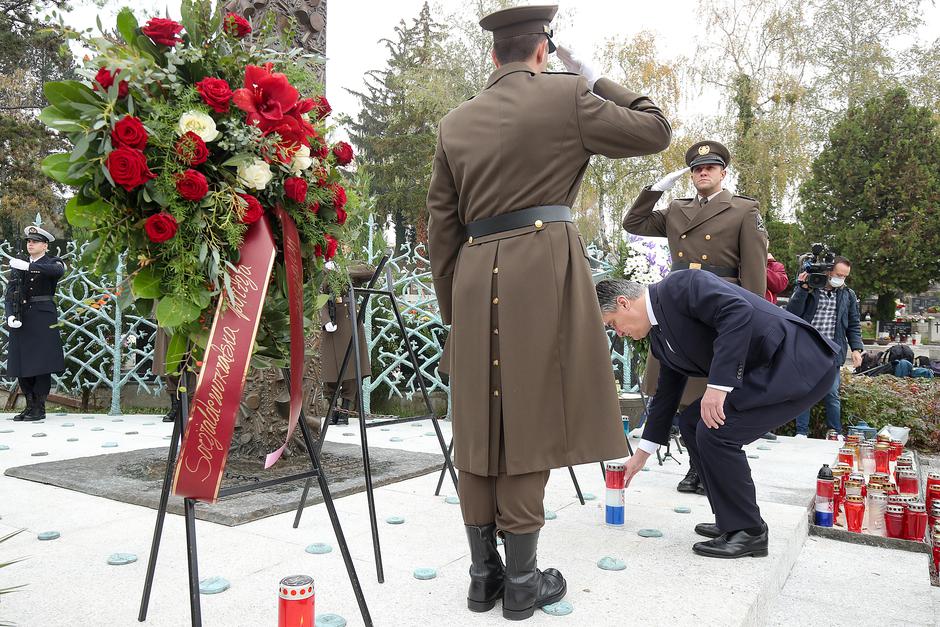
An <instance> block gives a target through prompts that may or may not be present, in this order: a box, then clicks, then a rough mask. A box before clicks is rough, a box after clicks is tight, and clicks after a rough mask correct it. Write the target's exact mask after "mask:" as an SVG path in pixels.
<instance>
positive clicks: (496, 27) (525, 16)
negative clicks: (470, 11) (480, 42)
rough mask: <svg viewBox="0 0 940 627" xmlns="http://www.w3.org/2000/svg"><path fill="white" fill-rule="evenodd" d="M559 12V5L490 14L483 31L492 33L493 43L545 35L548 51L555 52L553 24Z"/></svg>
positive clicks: (481, 24)
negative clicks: (513, 38) (520, 36)
mask: <svg viewBox="0 0 940 627" xmlns="http://www.w3.org/2000/svg"><path fill="white" fill-rule="evenodd" d="M557 12H558V5H557V4H546V5H537V6H521V7H512V8H509V9H503V10H502V11H496V12H495V13H490V14H489V15H487V16H486V17H484V18H483V19H482V20H480V26H481V27H482V28H483V30H488V31H492V33H493V41H494V42H497V41H502V40H504V39H509V38H511V37H518V36H519V35H536V34H543V35H545V36H546V37H548V51H549V52H550V53H551V52H555V42H553V41H552V35H553V34H554V32H553V31H552V27H551V23H552V19H553V18H554V17H555V13H557Z"/></svg>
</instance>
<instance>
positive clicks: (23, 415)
mask: <svg viewBox="0 0 940 627" xmlns="http://www.w3.org/2000/svg"><path fill="white" fill-rule="evenodd" d="M23 398H25V399H26V407H24V408H23V411H21V412H20V413H18V414H17V415H15V416H13V422H22V421H23V419H24V418H26V415H27V414H29V412H31V411H32V410H33V403H34V401H33V395H32V394H27V393H25V392H24V393H23Z"/></svg>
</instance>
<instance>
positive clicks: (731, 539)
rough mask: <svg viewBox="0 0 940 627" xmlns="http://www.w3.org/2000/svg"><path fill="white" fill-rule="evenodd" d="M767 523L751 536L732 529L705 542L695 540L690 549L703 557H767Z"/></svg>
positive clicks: (745, 532)
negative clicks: (761, 529)
mask: <svg viewBox="0 0 940 627" xmlns="http://www.w3.org/2000/svg"><path fill="white" fill-rule="evenodd" d="M767 536H768V533H767V525H764V529H763V531H761V532H760V533H759V534H757V535H756V536H752V535H751V534H749V533H748V532H747V531H732V532H730V533H725V534H722V535H720V536H719V537H717V538H715V539H714V540H707V541H705V542H696V543H695V544H694V545H692V551H693V552H695V553H696V554H697V555H702V556H704V557H718V558H721V559H735V558H738V557H747V556H750V557H767V544H768V540H767Z"/></svg>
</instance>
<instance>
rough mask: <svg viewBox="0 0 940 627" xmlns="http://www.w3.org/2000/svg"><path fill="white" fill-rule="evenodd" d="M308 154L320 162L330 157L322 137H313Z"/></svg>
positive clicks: (328, 148) (328, 149)
mask: <svg viewBox="0 0 940 627" xmlns="http://www.w3.org/2000/svg"><path fill="white" fill-rule="evenodd" d="M310 153H311V154H312V155H313V156H314V157H316V158H317V159H320V160H321V161H322V160H323V159H326V158H327V157H329V156H330V147H329V146H327V145H326V140H324V139H323V138H322V137H315V138H314V140H313V143H311V144H310Z"/></svg>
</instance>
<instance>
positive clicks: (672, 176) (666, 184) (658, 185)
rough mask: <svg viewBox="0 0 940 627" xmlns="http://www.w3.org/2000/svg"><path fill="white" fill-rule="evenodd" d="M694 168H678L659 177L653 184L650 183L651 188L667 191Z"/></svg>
mask: <svg viewBox="0 0 940 627" xmlns="http://www.w3.org/2000/svg"><path fill="white" fill-rule="evenodd" d="M691 169H692V168H682V169H681V170H676V171H675V172H670V173H669V174H667V175H666V176H664V177H663V178H661V179H659V180H658V181H656V182H655V183H653V184H652V185H650V190H652V191H654V192H666V191H669V190H670V189H672V187H673V185H675V184H676V181H678V180H679V179H681V178H682V176H683V175H684V174H685V173H687V172H688V171H689V170H691Z"/></svg>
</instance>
